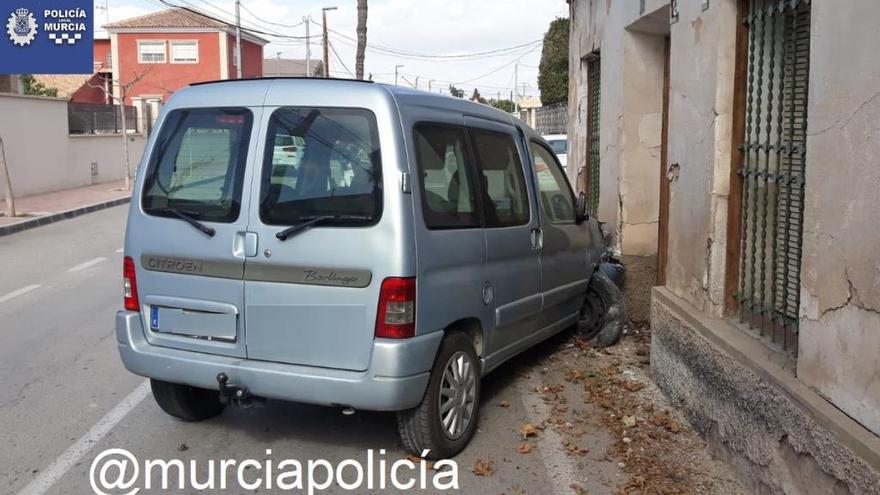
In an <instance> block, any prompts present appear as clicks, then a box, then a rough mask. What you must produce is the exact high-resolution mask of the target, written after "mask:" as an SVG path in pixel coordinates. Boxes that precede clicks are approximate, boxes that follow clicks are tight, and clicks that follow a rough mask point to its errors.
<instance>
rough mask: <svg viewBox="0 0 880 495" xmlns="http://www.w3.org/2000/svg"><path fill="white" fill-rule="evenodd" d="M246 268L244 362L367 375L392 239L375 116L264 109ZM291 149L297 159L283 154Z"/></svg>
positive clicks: (351, 110) (338, 110)
mask: <svg viewBox="0 0 880 495" xmlns="http://www.w3.org/2000/svg"><path fill="white" fill-rule="evenodd" d="M265 119H266V120H267V122H266V124H265V127H266V134H265V137H264V138H263V139H262V143H261V145H262V146H263V147H262V156H261V157H260V159H261V160H262V167H261V171H260V176H259V178H258V180H255V181H254V185H253V189H252V191H253V192H252V195H253V197H254V198H255V203H257V204H255V205H254V207H253V208H251V212H250V223H249V230H251V231H253V232H255V233H256V234H257V236H258V238H259V251H260V252H259V254H258V255H257V256H256V257H253V258H248V259H247V262H246V263H245V302H246V305H247V307H246V310H245V315H246V319H247V357H248V358H249V359H258V360H265V361H273V362H279V363H289V364H300V365H307V366H318V367H325V368H338V369H347V370H365V369H367V367H368V366H369V363H370V357H371V353H372V343H373V337H374V332H375V318H376V316H375V315H376V307H377V302H378V298H379V286H380V285H381V280H377V281H376V282H375V283H371V282H372V281H373V280H372V279H373V275H374V266H373V265H374V264H375V263H377V260H379V259H380V258H382V257H381V256H380V254H382V253H387V252H389V251H387V250H386V249H385V246H383V245H382V243H383V240H388V241H389V242H390V241H391V240H393V239H394V238H395V235H394V232H393V231H391V230H388V229H389V227H388V223H389V222H380V219H381V217H382V210H383V204H382V201H383V197H382V163H381V157H380V154H379V135H378V129H377V124H376V117H375V115H374V114H373V113H372V112H371V111H369V110H365V109H359V108H328V107H320V108H318V107H305V106H299V107H279V108H267V109H266V117H265ZM291 146H295V147H296V150H295V152H290V153H289V152H287V151H286V150H285V148H289V147H291Z"/></svg>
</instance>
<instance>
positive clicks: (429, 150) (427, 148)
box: [413, 124, 480, 229]
mask: <svg viewBox="0 0 880 495" xmlns="http://www.w3.org/2000/svg"><path fill="white" fill-rule="evenodd" d="M413 135H414V136H415V147H416V161H417V163H418V168H419V177H420V181H419V182H420V186H421V188H422V214H423V215H424V218H425V225H426V226H427V227H428V228H429V229H443V228H461V227H476V226H478V225H479V223H480V221H479V217H478V215H477V208H476V201H475V198H474V187H473V184H471V174H470V173H469V171H468V169H469V168H470V165H469V164H467V160H468V158H467V151H466V146H465V139H466V138H465V133H464V130H463V129H461V128H457V127H453V126H445V125H440V124H419V125H417V126H416V127H415V129H413Z"/></svg>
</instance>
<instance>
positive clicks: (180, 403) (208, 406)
mask: <svg viewBox="0 0 880 495" xmlns="http://www.w3.org/2000/svg"><path fill="white" fill-rule="evenodd" d="M150 388H152V389H153V398H154V399H156V403H157V404H159V407H160V408H162V410H163V411H165V412H166V413H168V414H170V415H172V416H174V417H176V418H180V419H182V420H184V421H201V420H203V419H208V418H212V417H214V416H216V415H218V414H220V412H222V411H223V408H224V407H225V405H224V404H223V403H222V402H220V392H219V391H216V390H206V389H203V388H196V387H190V386H189V385H180V384H177V383H169V382H164V381H161V380H154V379H152V378H151V379H150Z"/></svg>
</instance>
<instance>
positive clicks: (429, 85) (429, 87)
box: [428, 79, 436, 92]
mask: <svg viewBox="0 0 880 495" xmlns="http://www.w3.org/2000/svg"><path fill="white" fill-rule="evenodd" d="M434 81H436V79H428V92H430V91H431V83H432V82H434Z"/></svg>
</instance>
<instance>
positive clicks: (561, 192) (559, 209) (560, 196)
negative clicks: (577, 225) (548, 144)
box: [529, 142, 575, 223]
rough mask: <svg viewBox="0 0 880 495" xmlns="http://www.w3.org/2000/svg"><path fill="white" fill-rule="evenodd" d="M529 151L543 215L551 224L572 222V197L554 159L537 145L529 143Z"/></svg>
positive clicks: (545, 149)
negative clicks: (536, 179)
mask: <svg viewBox="0 0 880 495" xmlns="http://www.w3.org/2000/svg"><path fill="white" fill-rule="evenodd" d="M529 149H530V151H531V152H532V162H533V163H534V165H535V175H536V176H537V178H538V193H539V195H540V197H541V207H542V208H543V209H544V215H545V216H546V217H547V218H548V219H549V220H550V222H551V223H571V222H574V220H575V215H574V197H573V196H572V194H571V188H570V187H569V186H568V182H566V180H565V177H564V176H563V175H562V168H560V166H559V163H557V161H556V158H555V157H554V156H553V154H552V153H551V152H550V151H549V150H548V149H547V148H545V147H543V146H541V145H540V144H538V143H535V142H531V143H529Z"/></svg>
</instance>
